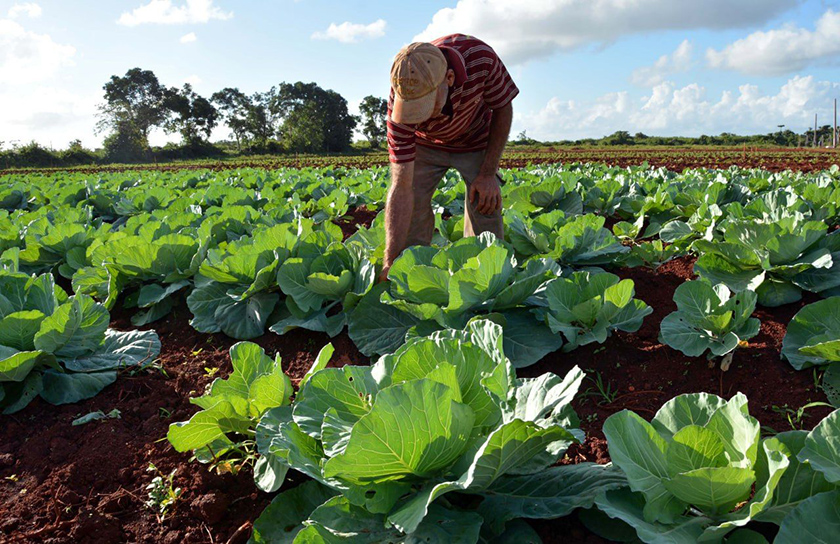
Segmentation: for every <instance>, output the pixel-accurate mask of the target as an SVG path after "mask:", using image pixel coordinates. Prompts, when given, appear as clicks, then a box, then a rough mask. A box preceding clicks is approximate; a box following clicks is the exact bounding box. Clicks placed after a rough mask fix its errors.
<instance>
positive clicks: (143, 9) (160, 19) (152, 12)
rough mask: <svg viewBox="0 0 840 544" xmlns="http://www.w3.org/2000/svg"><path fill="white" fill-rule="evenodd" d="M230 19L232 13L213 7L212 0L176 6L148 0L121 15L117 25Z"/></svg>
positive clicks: (188, 1)
mask: <svg viewBox="0 0 840 544" xmlns="http://www.w3.org/2000/svg"><path fill="white" fill-rule="evenodd" d="M231 17H233V12H230V11H224V10H223V9H222V8H220V7H218V6H215V5H213V0H186V2H184V3H183V4H181V5H178V6H176V5H175V4H173V2H172V0H149V3H147V4H143V5H142V6H140V7H138V8H135V9H134V10H132V11H126V12H125V13H123V14H122V15H121V16H120V18H119V19H118V20H117V23H119V24H121V25H125V26H137V25H142V24H162V25H178V24H196V23H207V22H210V21H213V20H219V21H226V20H228V19H230V18H231Z"/></svg>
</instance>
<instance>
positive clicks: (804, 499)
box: [775, 410, 840, 544]
mask: <svg viewBox="0 0 840 544" xmlns="http://www.w3.org/2000/svg"><path fill="white" fill-rule="evenodd" d="M799 433H800V434H801V435H805V434H806V433H805V431H799ZM797 446H798V448H797V449H796V451H793V454H794V455H795V456H796V458H797V461H798V465H799V466H801V467H806V470H807V472H806V474H809V473H810V474H813V476H812V478H811V479H810V481H809V480H808V479H807V478H800V479H799V482H798V483H800V488H799V489H802V488H803V487H804V486H805V485H809V487H808V488H807V489H808V491H809V492H810V493H809V495H810V496H806V495H804V494H803V493H800V497H798V498H801V500H800V501H799V502H798V503H796V504H795V505H793V507H792V508H791V509H790V511H789V513H788V514H787V515H786V516H785V517H784V519H783V520H782V522H781V526H780V528H779V534H778V535H777V536H776V540H775V542H776V543H777V544H797V543H799V542H805V541H807V542H833V541H834V540H836V539H837V535H838V531H840V410H835V411H834V412H832V413H831V414H829V415H828V416H826V418H825V419H823V420H822V421H821V422H820V423H819V424H818V425H817V426H816V427H814V430H812V431H811V432H809V433H807V435H806V436H804V437H801V440H799V441H798V444H797ZM790 470H791V469H789V472H790Z"/></svg>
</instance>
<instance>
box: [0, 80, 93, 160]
mask: <svg viewBox="0 0 840 544" xmlns="http://www.w3.org/2000/svg"><path fill="white" fill-rule="evenodd" d="M101 98H102V97H101V93H100V91H99V90H97V91H96V92H91V93H87V94H81V93H76V92H73V91H70V90H67V89H66V88H63V87H60V86H54V85H38V86H36V87H34V88H27V89H10V90H8V91H5V92H4V91H0V141H3V142H5V147H9V146H10V145H12V144H13V143H17V144H20V145H22V144H26V143H28V142H30V141H32V140H35V141H38V142H40V143H41V144H43V145H52V146H53V147H55V148H63V147H66V146H67V144H68V143H69V142H70V141H71V140H75V139H76V138H81V139H82V141H83V142H84V144H85V145H89V146H94V145H98V144H99V143H100V137H97V136H95V135H94V133H93V129H94V125H95V123H96V117H95V115H96V112H97V110H96V105H97V103H98V102H99V101H100V100H101Z"/></svg>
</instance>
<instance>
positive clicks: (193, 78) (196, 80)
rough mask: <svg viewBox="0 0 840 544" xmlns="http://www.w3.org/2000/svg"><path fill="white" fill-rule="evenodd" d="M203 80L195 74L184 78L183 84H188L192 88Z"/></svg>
mask: <svg viewBox="0 0 840 544" xmlns="http://www.w3.org/2000/svg"><path fill="white" fill-rule="evenodd" d="M202 81H203V80H202V79H201V78H200V77H199V76H197V75H196V74H192V75H189V76H187V77H185V78H184V83H189V84H190V85H192V86H193V87H195V86H196V85H200V84H201V82H202Z"/></svg>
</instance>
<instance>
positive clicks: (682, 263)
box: [0, 214, 828, 544]
mask: <svg viewBox="0 0 840 544" xmlns="http://www.w3.org/2000/svg"><path fill="white" fill-rule="evenodd" d="M359 215H360V218H361V214H359ZM692 264H693V263H692V259H691V258H687V257H683V258H680V259H676V260H674V261H671V262H669V263H666V264H665V265H663V266H662V267H661V268H660V269H659V270H657V271H653V270H649V269H643V268H636V269H619V270H617V271H616V273H617V274H618V275H619V276H621V277H622V278H631V279H633V280H634V282H635V284H636V296H637V297H638V298H640V299H642V300H644V301H646V302H647V303H648V304H649V305H650V306H652V307H653V308H654V313H653V314H652V315H650V316H648V317H647V318H646V320H645V323H644V325H643V326H642V328H641V329H640V330H639V331H638V332H636V333H620V334H616V335H614V336H612V337H611V338H609V339H608V340H607V342H606V343H605V344H604V345H603V346H599V345H590V346H584V347H581V348H578V349H577V350H575V351H573V352H571V353H562V352H557V353H554V354H551V355H549V356H547V357H546V358H545V359H543V360H542V361H541V362H540V363H538V364H537V365H534V366H533V367H530V368H527V369H524V370H523V371H521V372H520V374H521V375H527V376H536V375H539V374H542V373H543V372H549V371H550V372H556V373H558V374H561V375H562V374H564V373H565V372H567V371H568V370H570V369H571V368H572V367H573V366H574V365H579V366H580V367H581V368H583V369H585V370H587V373H588V376H589V379H587V381H586V382H585V386H584V389H585V390H587V391H586V392H585V394H583V395H580V396H579V398H578V400H577V401H576V402H575V407H576V409H577V412H578V414H579V415H580V417H581V420H582V427H583V428H584V430H585V431H586V432H587V435H588V438H587V440H586V442H585V443H584V444H582V445H577V446H574V447H572V448H571V449H570V450H569V451H568V452H567V455H566V456H565V458H564V459H563V460H562V461H561V463H577V462H583V461H592V462H597V463H606V462H608V461H609V454H608V451H607V445H606V441H605V440H604V437H603V433H602V432H601V426H602V424H603V422H604V420H605V419H606V418H607V417H609V415H611V414H613V413H615V412H617V411H619V410H622V409H625V408H627V409H631V410H634V411H636V412H638V413H639V414H640V415H642V416H644V417H646V418H648V419H649V418H650V417H652V416H653V414H654V413H655V411H656V410H657V409H658V408H659V407H660V406H661V405H662V404H663V403H664V402H665V401H666V400H668V399H669V398H671V397H673V396H674V395H678V394H680V393H685V392H697V391H708V392H710V393H715V394H718V395H724V396H727V397H728V396H731V395H733V394H734V393H736V392H738V391H741V392H743V393H745V394H746V395H747V397H748V398H749V399H750V411H751V413H752V414H753V415H754V416H755V417H757V418H758V419H759V421H761V423H762V424H764V425H768V426H770V427H772V428H773V429H775V430H777V431H783V430H787V429H789V428H790V425H789V423H788V421H787V418H786V416H785V415H783V414H780V413H778V412H777V411H776V410H774V406H775V407H782V406H785V405H787V406H789V407H791V408H794V409H795V408H798V407H800V406H802V405H804V404H806V403H807V402H810V401H814V400H824V395H823V394H822V393H821V392H819V391H817V390H816V388H815V386H814V380H813V376H812V373H811V372H810V371H805V372H795V371H793V369H792V368H791V367H790V366H789V365H788V364H787V363H785V362H783V361H781V360H780V359H779V350H780V348H781V342H782V338H783V337H784V333H785V327H786V324H787V323H788V321H789V320H790V319H791V317H793V315H794V314H795V313H796V311H797V310H798V309H799V308H801V307H802V306H803V305H804V304H805V303H807V302H811V301H813V300H814V299H813V298H812V297H807V298H806V300H804V301H802V302H801V303H797V304H790V305H787V306H784V307H782V308H775V309H759V310H758V311H757V312H756V316H757V317H759V318H760V319H761V321H762V326H761V332H760V334H759V335H758V336H757V337H756V338H754V339H753V340H751V341H750V345H749V347H747V348H744V349H742V350H739V352H738V353H737V355H736V356H735V360H734V362H733V365H732V368H731V369H730V370H729V371H728V372H726V373H723V372H721V371H720V370H719V369H718V368H709V367H708V365H707V362H706V360H705V359H703V358H694V359H692V358H688V357H685V356H683V355H682V354H680V353H679V352H676V351H674V350H672V349H671V348H668V347H667V346H663V345H662V344H660V343H659V342H658V340H657V336H658V330H659V323H660V321H661V320H662V318H663V317H664V316H665V315H667V314H668V313H669V312H671V311H673V310H674V309H675V306H674V304H673V302H672V297H673V293H674V290H675V289H676V287H677V286H678V285H679V284H680V283H682V282H683V281H685V280H687V279H689V278H691V268H692ZM130 315H131V314H130V312H128V311H124V310H118V311H115V312H114V314H113V315H112V326H113V327H114V328H118V329H130V328H133V327H132V326H131V323H130V321H129V318H130ZM189 317H190V315H189V311H188V310H187V308H186V306H185V305H184V304H183V303H182V304H180V305H179V306H177V307H176V309H175V311H174V312H173V313H172V314H170V315H169V316H168V317H166V318H164V319H162V320H161V321H159V322H156V323H154V324H153V327H151V328H154V329H155V330H157V332H158V334H159V336H160V339H161V344H162V351H161V355H160V359H159V366H158V368H150V369H147V370H145V371H142V372H138V373H134V374H132V373H125V374H124V375H122V376H121V377H120V378H119V379H118V380H117V382H116V383H115V384H114V385H112V386H109V387H108V388H106V389H105V390H104V391H103V392H102V393H100V394H99V395H97V396H96V397H94V398H93V399H89V400H87V401H83V402H80V403H78V404H73V405H65V406H51V405H48V404H46V403H43V402H41V401H40V400H35V401H33V403H32V404H31V405H30V406H29V407H27V408H26V409H25V410H23V411H21V412H19V413H17V414H15V415H13V416H0V542H2V543H6V542H15V543H18V542H21V543H49V544H65V543H97V544H110V543H117V542H141V543H155V544H157V543H166V544H170V543H175V542H177V543H183V544H190V543H198V542H201V543H205V542H211V543H225V542H231V543H243V542H245V541H246V540H247V538H248V536H249V534H250V530H251V529H250V528H251V525H250V524H251V523H252V522H253V520H255V519H256V518H257V517H258V516H259V514H260V512H262V510H263V509H264V508H265V506H266V505H267V504H268V503H269V502H270V499H271V496H270V495H268V494H265V493H262V492H260V491H257V489H256V487H255V486H254V484H253V480H252V476H251V474H250V472H249V471H247V470H246V471H243V472H241V473H240V474H238V475H231V474H226V475H221V476H220V475H216V474H213V473H211V472H209V471H208V470H207V468H206V467H205V466H204V465H200V464H198V463H194V462H193V463H190V462H189V455H186V454H179V453H177V452H175V451H174V450H173V449H172V448H171V446H169V444H168V442H166V440H165V438H164V437H165V435H166V431H167V428H168V426H169V424H170V423H172V422H175V421H183V420H186V419H188V418H189V417H190V416H191V414H193V413H194V412H195V411H196V407H195V406H193V405H191V404H189V402H188V399H189V397H191V396H196V395H198V394H201V393H202V392H203V390H204V388H205V387H206V386H207V385H208V384H209V383H210V382H211V380H212V377H211V376H210V373H211V372H212V369H215V368H217V369H219V370H218V371H217V373H216V376H226V375H228V374H229V373H230V371H231V365H230V360H229V358H228V355H227V350H228V349H229V347H230V346H231V345H232V344H234V343H235V341H233V340H232V339H230V338H227V337H226V336H224V335H220V334H213V335H208V334H202V333H198V332H196V331H195V330H194V329H193V328H192V327H190V326H189V324H188V322H189ZM254 341H255V342H256V343H258V344H259V345H261V346H262V347H264V348H265V349H266V351H267V352H268V353H269V354H274V353H275V352H279V353H280V354H281V356H282V357H283V363H284V369H285V370H286V371H287V372H288V373H289V374H290V375H291V376H292V378H293V381H294V382H295V383H297V382H298V381H299V380H300V378H301V377H302V376H303V374H304V373H305V372H306V371H307V370H308V368H309V366H310V365H311V364H312V362H313V360H314V358H315V355H316V354H317V353H318V351H319V350H320V349H321V347H322V346H323V345H324V344H326V343H327V342H328V341H331V342H332V343H333V345H334V346H335V347H336V352H335V356H334V358H333V361H332V362H331V363H330V364H331V365H333V366H341V365H345V364H368V363H369V360H368V359H367V358H366V357H365V356H363V355H362V354H361V353H359V351H358V350H357V349H356V348H355V346H354V344H353V343H352V341H350V339H349V337H348V336H347V335H346V333H343V334H341V335H339V336H337V337H336V338H333V339H331V340H330V339H329V338H328V337H327V336H326V335H324V334H320V333H311V332H308V331H302V330H296V331H292V332H290V333H288V334H286V335H284V336H277V335H274V334H272V333H268V334H266V335H264V336H262V337H260V338H257V339H256V340H254ZM596 373H600V375H601V376H602V381H603V383H604V384H605V386H606V385H607V384H608V385H609V387H610V389H611V391H613V392H614V395H615V397H614V398H613V399H612V400H610V401H607V400H606V399H604V398H603V397H602V396H600V395H598V394H597V393H596V391H597V387H596V384H595V382H594V378H595V376H596ZM114 408H117V409H119V410H120V412H121V419H113V420H112V419H109V420H105V421H99V422H93V423H89V424H86V425H82V426H75V427H74V426H72V425H71V422H72V421H73V419H75V418H77V417H79V416H81V415H84V414H87V413H89V412H91V411H95V410H102V411H104V412H108V411H110V410H112V409H114ZM827 413H828V410H826V409H813V410H810V411H808V412H807V414H808V415H807V417H806V419H805V420H804V421H803V422H802V427H803V428H811V427H813V426H814V425H815V424H816V423H817V422H818V421H819V420H820V419H821V418H822V417H823V416H825V415H826V414H827ZM150 463H154V465H155V466H157V467H158V469H159V470H160V472H161V473H163V474H169V473H170V472H172V471H175V477H174V485H175V486H176V487H180V488H181V489H182V490H183V496H182V498H181V499H180V500H179V501H178V502H177V504H176V506H175V507H174V510H173V511H172V512H171V514H169V515H168V516H167V517H166V519H164V520H159V519H157V517H156V515H155V513H154V512H153V511H152V510H150V509H148V508H146V507H145V506H144V501H145V500H147V498H148V497H147V493H148V491H147V490H146V489H145V488H146V486H147V485H148V484H149V482H150V481H151V480H152V478H153V476H154V474H153V473H151V472H149V471H147V468H148V466H149V464H150ZM300 481H302V478H301V477H299V476H292V480H291V481H290V482H287V484H286V485H287V486H289V487H290V486H293V485H295V484H297V483H299V482H300ZM533 526H534V527H535V529H536V530H537V531H538V532H539V533H540V535H541V536H542V537H543V539H544V541H545V542H546V543H551V542H586V543H600V542H605V541H604V540H602V539H600V538H598V537H597V536H595V535H593V534H591V533H589V532H588V531H587V530H586V529H585V528H584V527H583V525H582V524H581V523H580V522H579V521H578V519H577V517H576V516H574V515H572V516H568V517H566V518H563V519H560V520H552V521H535V522H533Z"/></svg>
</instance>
